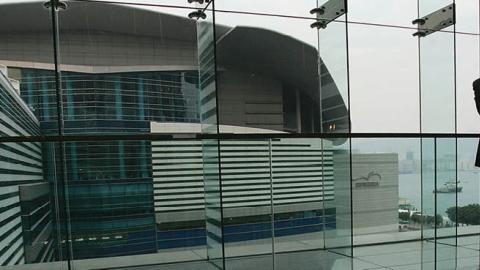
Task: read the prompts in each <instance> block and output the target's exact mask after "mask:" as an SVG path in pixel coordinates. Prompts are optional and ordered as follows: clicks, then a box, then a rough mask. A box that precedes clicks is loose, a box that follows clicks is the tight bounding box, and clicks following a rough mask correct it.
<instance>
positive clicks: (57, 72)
mask: <svg viewBox="0 0 480 270" xmlns="http://www.w3.org/2000/svg"><path fill="white" fill-rule="evenodd" d="M50 4H51V5H50V9H51V16H52V28H53V35H52V38H53V50H54V54H53V55H54V57H53V58H54V66H55V92H56V93H55V95H56V99H57V104H56V105H57V133H58V136H59V137H62V136H63V133H64V127H63V99H62V98H63V96H62V86H61V76H60V68H59V65H60V38H59V24H58V11H57V10H56V8H57V4H58V1H57V0H51V1H50ZM57 143H58V144H59V152H60V153H59V162H60V166H58V168H60V175H61V179H60V185H61V186H62V188H63V200H64V207H63V214H64V217H65V221H64V226H65V228H64V229H65V231H66V237H65V246H66V252H67V266H68V269H69V270H70V269H72V262H71V261H72V260H73V254H72V247H71V244H72V241H71V227H70V212H69V201H68V187H67V184H66V182H67V180H66V167H65V166H66V164H65V142H63V141H61V142H57ZM54 159H55V156H54ZM56 168H57V166H55V169H56Z"/></svg>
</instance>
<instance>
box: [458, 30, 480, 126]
mask: <svg viewBox="0 0 480 270" xmlns="http://www.w3.org/2000/svg"><path fill="white" fill-rule="evenodd" d="M479 40H480V39H479V36H478V35H465V34H457V35H456V61H457V62H456V64H457V122H458V132H459V133H479V132H480V121H479V114H478V112H477V107H476V105H475V100H474V92H473V91H472V82H473V81H475V80H476V79H478V78H480V69H479V68H480V55H479V48H480V46H479V42H480V41H479Z"/></svg>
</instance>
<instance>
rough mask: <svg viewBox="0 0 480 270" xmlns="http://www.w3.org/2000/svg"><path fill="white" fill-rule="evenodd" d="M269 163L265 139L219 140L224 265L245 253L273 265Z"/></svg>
mask: <svg viewBox="0 0 480 270" xmlns="http://www.w3.org/2000/svg"><path fill="white" fill-rule="evenodd" d="M272 167H273V165H272V162H271V145H270V140H269V139H265V140H222V141H221V169H222V203H223V204H222V205H223V226H224V228H223V239H224V242H225V257H226V258H225V260H226V262H225V267H226V269H236V268H235V266H236V265H237V264H238V262H239V261H242V259H241V258H242V257H246V256H255V259H254V262H255V263H254V264H255V265H256V267H258V268H260V269H267V270H270V269H274V268H273V267H274V266H273V265H274V262H273V248H274V243H273V238H272V237H273V233H272V232H273V229H274V223H273V214H272V210H273V205H272V202H273V200H272V180H271V179H272V173H273V172H272ZM247 261H249V260H247ZM237 267H238V266H237Z"/></svg>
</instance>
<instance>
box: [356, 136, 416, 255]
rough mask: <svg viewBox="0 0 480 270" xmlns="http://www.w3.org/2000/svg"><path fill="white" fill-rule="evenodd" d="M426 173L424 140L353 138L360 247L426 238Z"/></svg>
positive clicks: (357, 237)
mask: <svg viewBox="0 0 480 270" xmlns="http://www.w3.org/2000/svg"><path fill="white" fill-rule="evenodd" d="M420 172H421V167H420V139H401V138H392V139H380V138H372V139H353V140H352V185H353V186H352V188H353V197H352V200H353V234H354V244H355V245H367V244H374V243H377V244H378V243H389V242H390V243H391V242H398V241H406V240H415V239H417V240H420V238H421V224H420V223H419V222H418V220H417V219H416V218H417V217H418V216H419V215H420V214H421V212H420V210H421V202H422V198H421V192H420V191H421V175H420ZM395 248H396V247H395V246H392V250H395ZM386 249H388V246H385V247H384V251H387V250H386ZM393 253H394V252H392V254H393Z"/></svg>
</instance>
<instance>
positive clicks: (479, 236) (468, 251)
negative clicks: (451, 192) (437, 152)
mask: <svg viewBox="0 0 480 270" xmlns="http://www.w3.org/2000/svg"><path fill="white" fill-rule="evenodd" d="M477 144H478V139H471V138H462V139H458V141H457V147H458V163H457V164H458V165H457V168H458V180H459V181H460V182H459V188H461V190H459V193H458V206H457V207H458V208H457V209H456V211H455V212H454V211H453V210H452V207H450V208H449V209H450V210H448V209H447V215H448V216H449V219H450V220H452V221H453V222H454V223H456V224H457V226H458V227H457V232H458V238H457V245H458V255H457V266H458V267H471V268H474V267H475V266H478V265H480V256H479V253H480V242H479V241H480V218H479V215H478V214H479V213H480V181H479V180H480V179H479V171H478V168H477V167H475V165H474V164H475V159H476V155H477V152H476V149H477Z"/></svg>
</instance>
